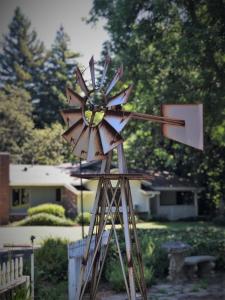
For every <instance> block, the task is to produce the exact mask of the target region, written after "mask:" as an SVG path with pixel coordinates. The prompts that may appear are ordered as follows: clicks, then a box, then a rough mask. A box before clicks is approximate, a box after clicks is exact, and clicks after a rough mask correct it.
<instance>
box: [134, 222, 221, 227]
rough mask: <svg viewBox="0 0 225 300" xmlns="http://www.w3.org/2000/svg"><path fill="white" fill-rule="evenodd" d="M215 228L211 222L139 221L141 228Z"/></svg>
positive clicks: (138, 225)
mask: <svg viewBox="0 0 225 300" xmlns="http://www.w3.org/2000/svg"><path fill="white" fill-rule="evenodd" d="M196 227H198V228H202V227H204V228H206V227H210V228H215V225H214V224H213V223H211V222H203V221H199V222H178V221H177V222H144V223H138V224H137V228H140V229H187V228H196Z"/></svg>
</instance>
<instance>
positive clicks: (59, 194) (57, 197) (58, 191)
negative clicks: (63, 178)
mask: <svg viewBox="0 0 225 300" xmlns="http://www.w3.org/2000/svg"><path fill="white" fill-rule="evenodd" d="M55 201H56V202H60V201H61V189H56V190H55Z"/></svg>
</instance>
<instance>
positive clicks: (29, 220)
mask: <svg viewBox="0 0 225 300" xmlns="http://www.w3.org/2000/svg"><path fill="white" fill-rule="evenodd" d="M13 225H15V226H29V225H31V226H34V225H43V226H72V225H74V222H73V221H71V220H70V219H66V218H60V217H56V216H54V215H50V214H47V213H39V214H36V215H32V216H28V217H26V218H25V219H23V220H21V221H18V222H15V223H13Z"/></svg>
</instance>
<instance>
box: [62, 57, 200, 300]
mask: <svg viewBox="0 0 225 300" xmlns="http://www.w3.org/2000/svg"><path fill="white" fill-rule="evenodd" d="M110 61H111V59H110V57H109V56H106V59H105V63H104V67H103V72H102V75H101V78H100V84H99V86H98V84H97V81H96V78H95V68H94V64H95V62H94V57H92V58H91V59H90V61H89V70H90V74H91V86H92V88H90V85H88V86H87V85H86V82H85V80H84V78H83V75H82V73H81V71H80V69H79V68H77V69H76V76H77V82H78V84H79V86H80V88H81V90H82V91H83V92H84V94H85V96H84V97H82V96H80V95H79V94H77V93H76V92H74V91H72V90H71V89H70V88H67V90H66V93H67V98H68V102H69V105H70V108H69V109H64V110H62V112H61V114H62V117H63V119H64V121H65V123H66V124H67V125H68V127H69V128H68V129H67V130H66V131H65V132H64V134H63V137H64V138H65V139H66V140H67V141H68V142H69V143H70V144H71V145H72V147H73V152H74V154H75V155H76V156H78V157H80V158H83V159H86V160H87V161H93V160H102V163H101V172H100V173H99V174H93V173H92V174H89V173H88V174H82V173H81V174H77V175H76V176H77V177H79V178H85V179H91V180H98V187H97V191H96V196H95V201H94V206H93V211H92V218H91V221H90V226H89V230H88V236H87V242H86V248H85V250H84V256H83V260H82V266H81V270H80V279H79V285H78V290H77V299H78V300H82V299H84V295H85V293H86V292H87V286H88V283H89V282H90V291H89V298H90V299H93V300H94V299H96V295H97V288H98V285H99V281H100V277H101V274H102V270H103V266H104V263H105V259H106V255H107V251H108V247H109V243H110V239H111V237H112V236H114V239H115V240H114V241H115V246H116V249H117V252H118V255H119V261H120V265H121V270H122V275H123V279H124V283H125V288H126V292H127V296H128V299H129V300H136V298H137V295H136V291H137V290H139V292H140V293H141V297H142V299H143V300H147V290H146V284H145V279H144V268H143V262H142V255H141V248H140V244H139V241H138V237H137V231H136V223H135V215H134V208H133V202H132V195H131V189H130V183H129V181H130V180H151V179H152V178H153V177H152V176H151V175H149V174H139V173H129V172H128V169H127V165H126V159H125V155H124V149H123V138H122V136H121V135H120V134H121V132H122V130H123V129H124V128H125V126H126V125H127V124H128V122H129V120H131V119H134V120H139V121H150V122H155V123H160V124H161V125H162V131H163V134H164V136H165V137H168V138H170V139H172V140H175V141H178V142H181V143H184V144H187V145H190V146H192V147H195V148H197V149H201V150H202V149H203V120H202V105H201V104H191V105H186V104H185V105H178V104H173V105H172V104H170V105H166V104H165V105H163V106H162V116H155V115H150V114H144V113H139V112H129V111H125V110H123V105H124V104H126V103H127V101H128V98H129V96H130V94H131V91H132V87H133V86H132V85H130V86H128V87H127V88H125V89H124V90H122V91H120V92H119V93H117V94H115V95H111V92H112V91H113V88H114V87H115V85H116V84H117V82H118V81H119V80H120V78H121V77H122V74H123V67H120V68H119V69H118V70H117V72H116V73H115V75H114V77H113V79H112V80H111V81H110V83H109V84H108V86H107V88H106V90H105V89H103V85H104V83H105V81H106V75H107V70H108V67H109V64H110ZM95 102H96V103H95ZM86 114H89V116H90V118H89V119H88V118H87V119H86ZM98 114H100V115H101V118H100V120H99V119H98V118H97V116H98ZM96 118H97V121H96V120H95V119H96ZM113 149H117V160H118V170H119V173H118V174H117V173H110V166H111V162H112V152H113ZM115 185H116V188H115ZM116 220H119V223H120V225H121V228H122V233H123V237H124V240H125V255H126V259H124V255H123V254H122V250H121V246H120V243H119V237H118V234H117V231H116V227H115V222H116ZM107 223H110V225H111V226H110V229H109V230H110V232H109V239H108V241H107V246H106V251H105V252H104V253H103V252H102V250H101V241H102V239H103V233H104V231H105V229H106V225H107ZM94 234H95V240H96V243H95V249H94V253H93V255H92V256H91V257H90V245H91V241H92V238H93V236H94ZM133 262H135V264H134V263H133Z"/></svg>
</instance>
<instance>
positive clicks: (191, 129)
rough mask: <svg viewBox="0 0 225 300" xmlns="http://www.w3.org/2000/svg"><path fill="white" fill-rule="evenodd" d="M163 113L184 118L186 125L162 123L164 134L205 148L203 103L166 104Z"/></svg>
mask: <svg viewBox="0 0 225 300" xmlns="http://www.w3.org/2000/svg"><path fill="white" fill-rule="evenodd" d="M162 114H163V116H165V117H169V118H179V119H181V120H184V122H185V126H184V127H180V126H173V125H168V124H163V125H162V131H163V135H164V136H166V137H167V138H169V139H172V140H175V141H178V142H180V143H183V144H186V145H189V146H192V147H194V148H197V149H199V150H203V106H202V104H164V105H163V106H162Z"/></svg>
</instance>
